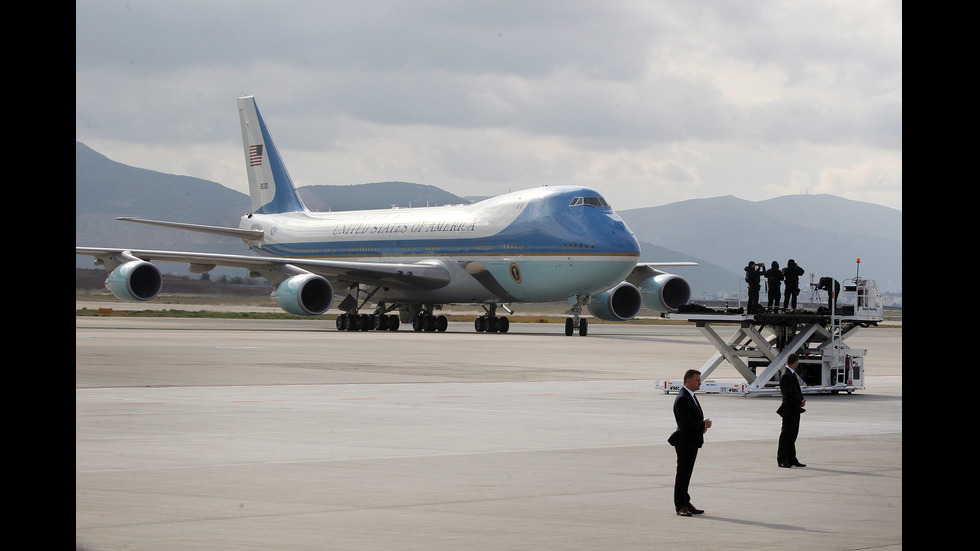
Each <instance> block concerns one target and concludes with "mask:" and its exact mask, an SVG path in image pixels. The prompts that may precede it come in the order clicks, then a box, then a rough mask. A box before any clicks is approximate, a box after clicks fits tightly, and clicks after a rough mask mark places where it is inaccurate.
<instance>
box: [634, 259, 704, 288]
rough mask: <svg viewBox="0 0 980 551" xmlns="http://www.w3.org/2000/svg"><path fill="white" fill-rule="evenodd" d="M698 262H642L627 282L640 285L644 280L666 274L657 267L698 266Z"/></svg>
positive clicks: (635, 267)
mask: <svg viewBox="0 0 980 551" xmlns="http://www.w3.org/2000/svg"><path fill="white" fill-rule="evenodd" d="M697 265H698V263H697V262H640V263H638V264H637V265H636V266H634V267H633V271H632V272H630V275H628V276H626V281H628V282H630V283H632V284H633V285H638V284H639V283H640V282H641V281H643V280H644V279H646V278H648V277H651V276H657V275H661V274H666V272H664V271H662V270H658V269H657V267H675V268H676V267H678V266H697Z"/></svg>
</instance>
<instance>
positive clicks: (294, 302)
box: [276, 274, 333, 316]
mask: <svg viewBox="0 0 980 551" xmlns="http://www.w3.org/2000/svg"><path fill="white" fill-rule="evenodd" d="M276 302H278V303H279V307H280V308H282V309H283V310H285V311H287V312H289V313H290V314H293V315H296V316H319V315H320V314H322V313H324V312H326V311H327V310H329V309H330V307H331V306H333V285H330V282H329V281H327V280H326V278H324V277H323V276H318V275H316V274H299V275H294V276H292V277H290V278H288V279H286V280H285V281H283V282H282V283H280V284H279V286H278V287H276Z"/></svg>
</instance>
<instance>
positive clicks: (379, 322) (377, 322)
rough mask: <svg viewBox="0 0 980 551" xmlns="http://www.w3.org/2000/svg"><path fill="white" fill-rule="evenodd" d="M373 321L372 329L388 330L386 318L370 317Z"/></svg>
mask: <svg viewBox="0 0 980 551" xmlns="http://www.w3.org/2000/svg"><path fill="white" fill-rule="evenodd" d="M371 318H373V319H374V329H375V330H377V331H384V330H385V329H388V316H383V315H382V316H371Z"/></svg>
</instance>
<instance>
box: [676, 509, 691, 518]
mask: <svg viewBox="0 0 980 551" xmlns="http://www.w3.org/2000/svg"><path fill="white" fill-rule="evenodd" d="M677 516H679V517H689V516H691V511H689V510H688V509H687V507H681V508H680V509H678V510H677Z"/></svg>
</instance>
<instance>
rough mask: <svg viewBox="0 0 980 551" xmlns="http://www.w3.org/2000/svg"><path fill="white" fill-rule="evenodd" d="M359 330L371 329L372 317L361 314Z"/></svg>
mask: <svg viewBox="0 0 980 551" xmlns="http://www.w3.org/2000/svg"><path fill="white" fill-rule="evenodd" d="M357 328H358V329H360V330H361V331H368V330H370V329H371V316H369V315H367V314H361V315H360V319H359V320H357Z"/></svg>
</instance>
